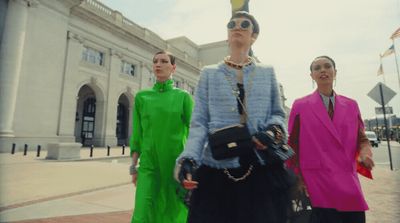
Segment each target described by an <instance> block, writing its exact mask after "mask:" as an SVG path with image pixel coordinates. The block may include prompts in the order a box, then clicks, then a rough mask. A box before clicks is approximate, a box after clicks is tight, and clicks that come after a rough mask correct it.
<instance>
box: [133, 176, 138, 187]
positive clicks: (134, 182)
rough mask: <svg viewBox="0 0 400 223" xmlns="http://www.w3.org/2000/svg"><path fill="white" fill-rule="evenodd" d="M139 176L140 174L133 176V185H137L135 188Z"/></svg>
mask: <svg viewBox="0 0 400 223" xmlns="http://www.w3.org/2000/svg"><path fill="white" fill-rule="evenodd" d="M137 176H138V173H134V174H132V183H133V184H134V185H135V187H136V182H137Z"/></svg>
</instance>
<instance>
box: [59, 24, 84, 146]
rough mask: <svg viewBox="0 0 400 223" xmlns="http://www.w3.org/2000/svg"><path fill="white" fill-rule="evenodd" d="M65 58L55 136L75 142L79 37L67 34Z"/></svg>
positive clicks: (79, 54)
mask: <svg viewBox="0 0 400 223" xmlns="http://www.w3.org/2000/svg"><path fill="white" fill-rule="evenodd" d="M67 38H68V44H67V49H66V50H67V56H66V58H65V62H64V63H65V70H64V74H63V75H64V77H63V86H62V88H61V91H62V92H61V98H60V108H59V109H60V116H59V120H58V122H59V123H58V129H57V135H58V136H59V140H60V142H74V141H75V134H74V133H75V112H76V106H77V94H78V90H79V89H76V83H75V82H74V79H75V77H76V76H77V75H78V73H79V62H80V60H81V54H82V49H83V45H82V44H83V42H84V41H85V40H84V39H83V38H82V37H81V36H79V35H77V34H74V33H72V32H70V31H69V32H68V35H67Z"/></svg>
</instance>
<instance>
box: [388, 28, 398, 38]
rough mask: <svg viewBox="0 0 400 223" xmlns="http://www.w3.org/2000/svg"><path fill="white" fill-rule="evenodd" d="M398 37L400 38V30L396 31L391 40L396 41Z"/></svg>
mask: <svg viewBox="0 0 400 223" xmlns="http://www.w3.org/2000/svg"><path fill="white" fill-rule="evenodd" d="M397 37H400V28H398V29H397V30H396V31H394V33H393V34H392V35H391V36H390V39H395V38H397Z"/></svg>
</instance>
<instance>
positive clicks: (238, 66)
mask: <svg viewBox="0 0 400 223" xmlns="http://www.w3.org/2000/svg"><path fill="white" fill-rule="evenodd" d="M224 63H225V64H226V65H228V66H230V67H232V68H235V69H236V70H241V69H243V67H246V66H249V65H250V64H251V63H252V61H251V58H250V57H247V62H245V63H242V64H238V63H235V62H233V61H231V60H229V56H227V57H225V58H224Z"/></svg>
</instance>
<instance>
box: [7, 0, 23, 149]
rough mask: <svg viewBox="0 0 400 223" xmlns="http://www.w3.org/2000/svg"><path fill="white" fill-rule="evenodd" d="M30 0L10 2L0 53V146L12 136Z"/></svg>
mask: <svg viewBox="0 0 400 223" xmlns="http://www.w3.org/2000/svg"><path fill="white" fill-rule="evenodd" d="M28 6H29V1H24V0H11V1H9V3H8V10H7V15H6V20H5V26H4V33H3V39H2V40H1V50H0V144H1V141H2V139H1V138H3V137H14V130H13V122H14V113H15V105H16V99H17V92H18V86H19V78H20V73H21V64H22V58H23V51H24V43H25V34H26V22H27V17H28Z"/></svg>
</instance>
